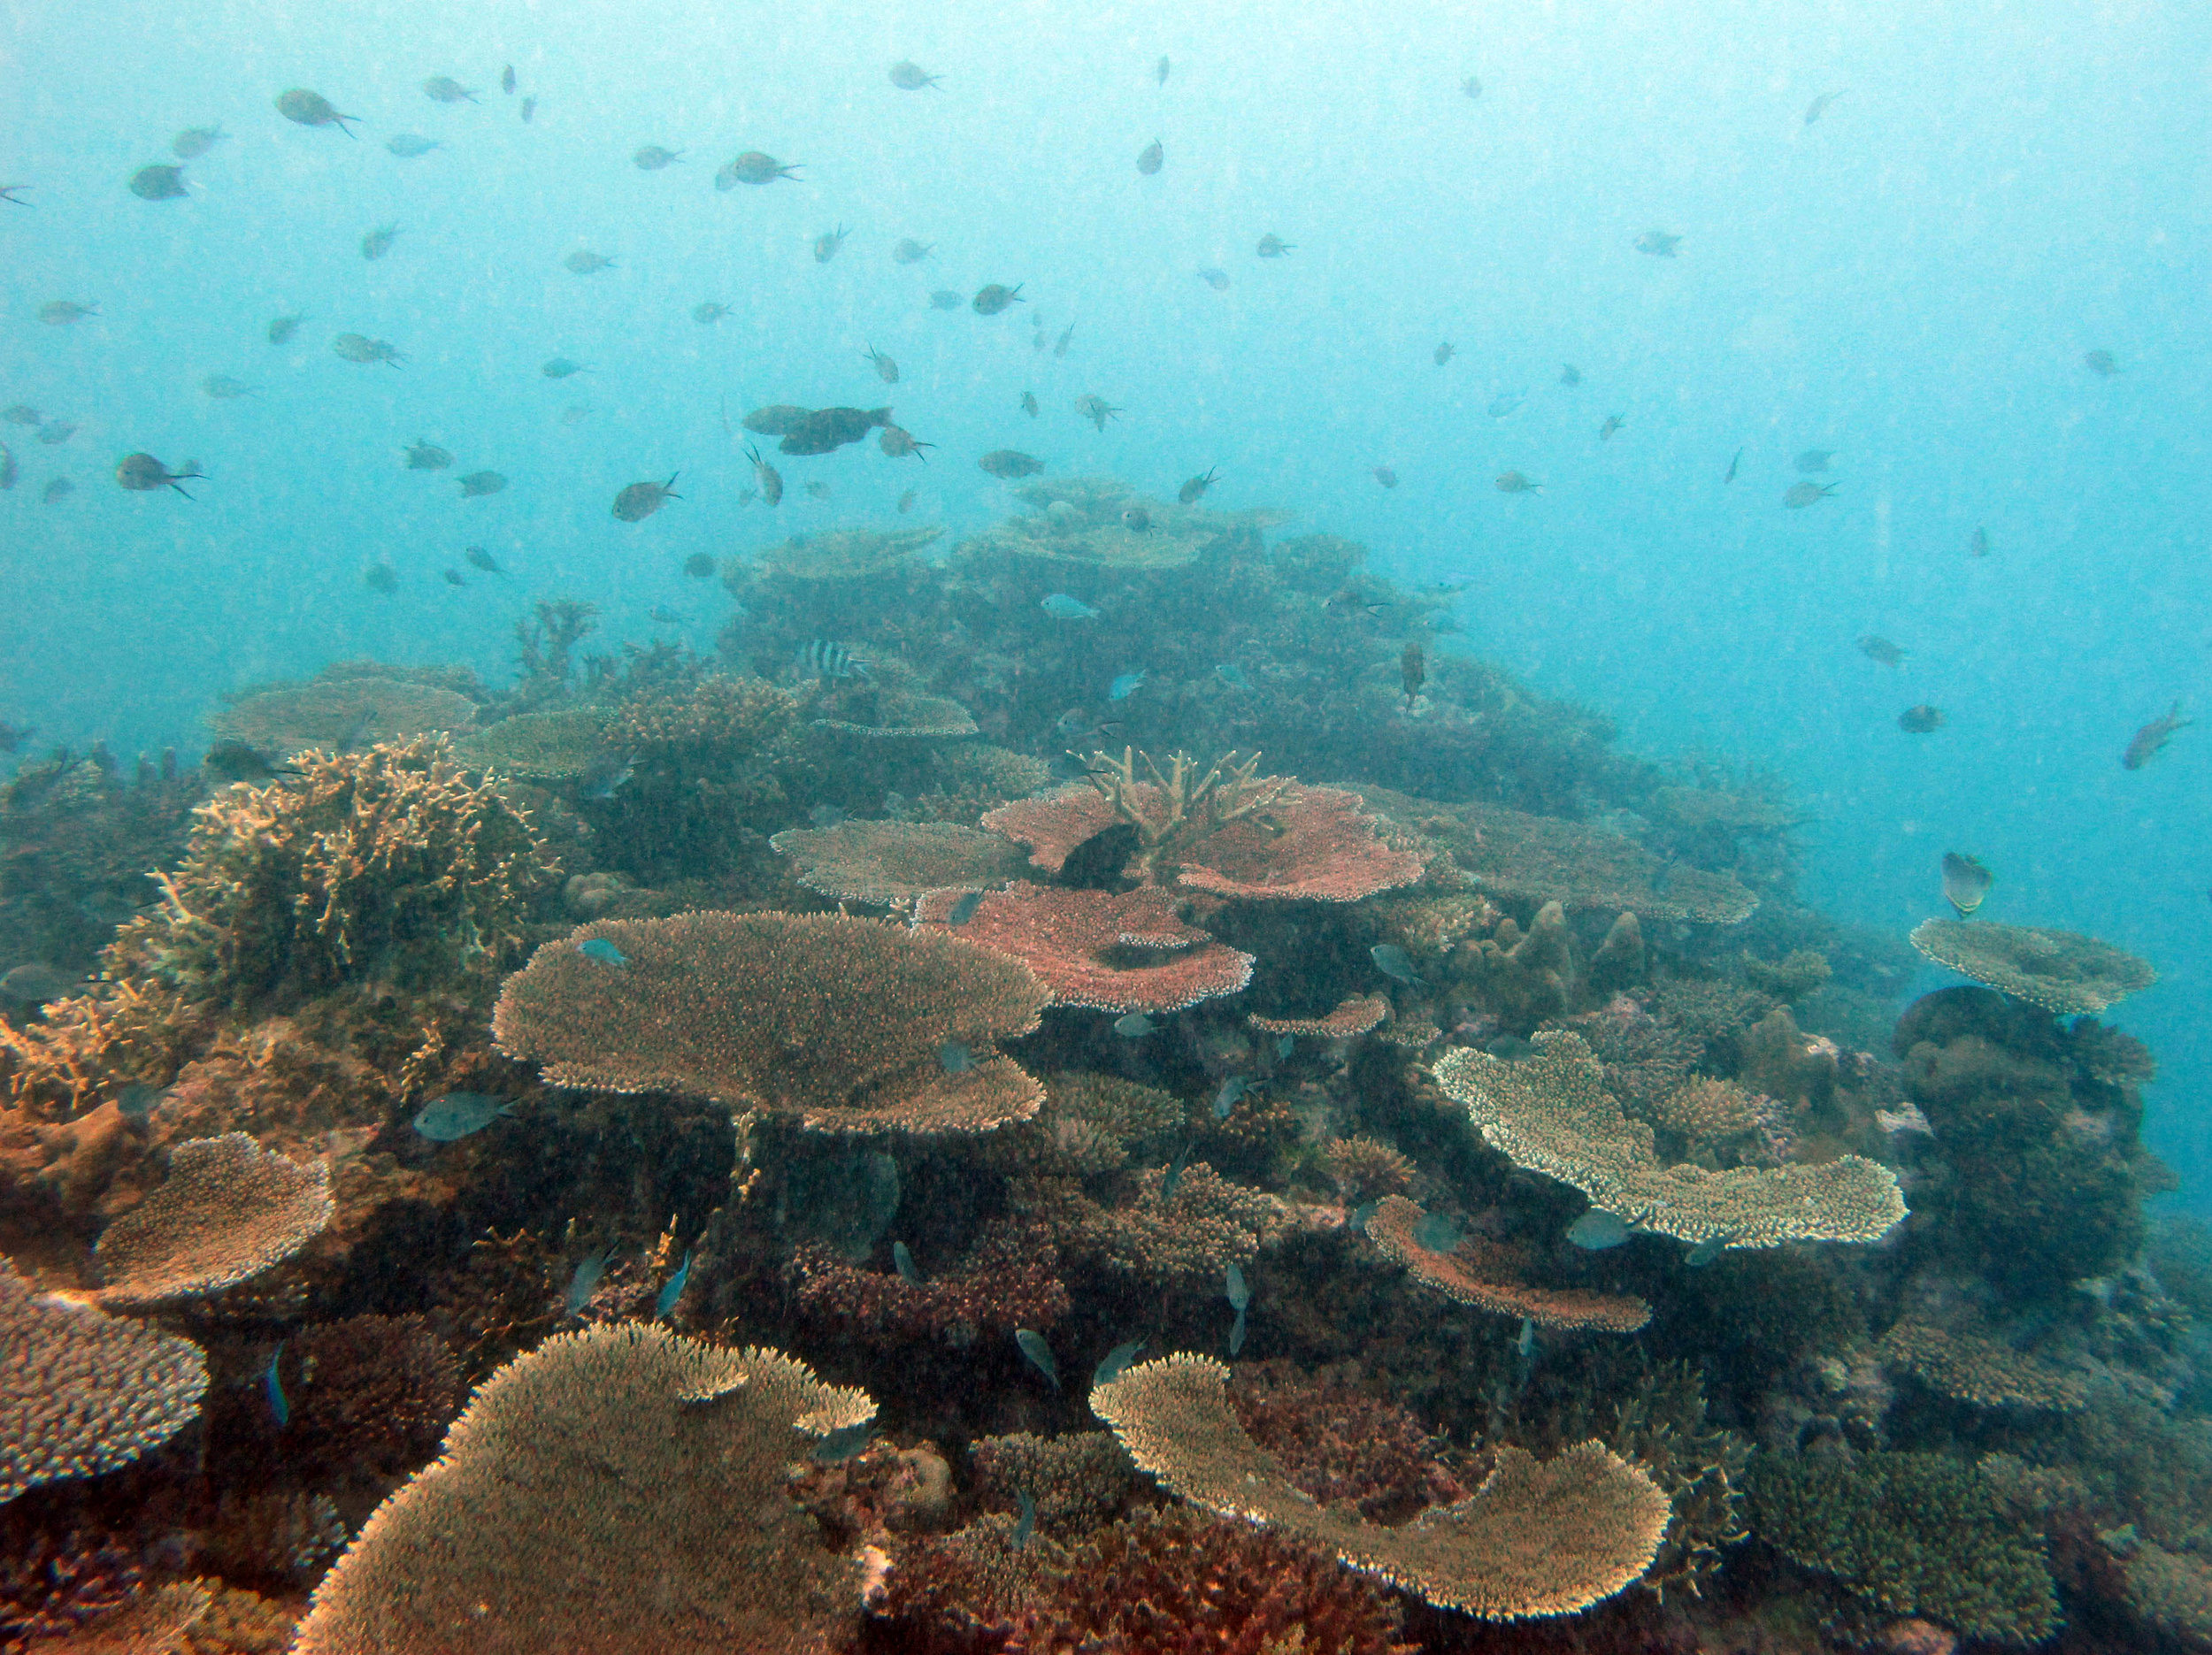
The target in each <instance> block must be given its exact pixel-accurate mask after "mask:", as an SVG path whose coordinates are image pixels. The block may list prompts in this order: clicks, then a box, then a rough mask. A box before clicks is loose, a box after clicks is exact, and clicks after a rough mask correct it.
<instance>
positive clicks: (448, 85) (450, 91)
mask: <svg viewBox="0 0 2212 1655" xmlns="http://www.w3.org/2000/svg"><path fill="white" fill-rule="evenodd" d="M422 95H423V96H425V97H426V98H428V99H429V100H430V101H431V102H432V103H475V102H476V94H475V93H473V92H472V91H470V90H469V89H468V88H466V87H465V86H463V85H462V84H461V83H460V82H459V81H458V80H455V79H454V78H453V77H452V76H451V75H449V74H434V75H432V76H431V77H430V79H428V80H426V81H424V82H423V83H422Z"/></svg>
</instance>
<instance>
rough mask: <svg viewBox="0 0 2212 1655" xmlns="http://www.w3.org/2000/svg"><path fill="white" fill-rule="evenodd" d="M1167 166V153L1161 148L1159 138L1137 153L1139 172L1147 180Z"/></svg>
mask: <svg viewBox="0 0 2212 1655" xmlns="http://www.w3.org/2000/svg"><path fill="white" fill-rule="evenodd" d="M1166 164H1167V151H1166V149H1164V148H1163V147H1162V146H1161V143H1160V141H1159V140H1158V139H1157V138H1155V139H1154V140H1153V141H1152V142H1150V143H1148V144H1147V145H1145V147H1144V148H1143V149H1141V150H1139V151H1138V152H1137V171H1138V172H1141V173H1143V174H1144V175H1145V176H1146V177H1147V178H1150V177H1151V176H1152V175H1153V174H1154V173H1155V172H1158V171H1159V170H1160V168H1161V167H1163V166H1164V165H1166Z"/></svg>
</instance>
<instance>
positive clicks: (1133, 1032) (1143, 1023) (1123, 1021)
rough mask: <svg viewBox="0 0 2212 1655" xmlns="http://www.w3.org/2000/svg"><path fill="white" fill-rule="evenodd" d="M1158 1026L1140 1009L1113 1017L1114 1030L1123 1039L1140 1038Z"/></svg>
mask: <svg viewBox="0 0 2212 1655" xmlns="http://www.w3.org/2000/svg"><path fill="white" fill-rule="evenodd" d="M1159 1026H1160V1025H1159V1024H1158V1023H1155V1022H1153V1021H1152V1019H1151V1018H1149V1017H1148V1016H1146V1015H1144V1013H1142V1012H1141V1011H1133V1012H1130V1013H1129V1014H1128V1015H1125V1016H1120V1017H1117V1018H1115V1019H1114V1032H1115V1033H1116V1034H1118V1035H1119V1036H1120V1037H1121V1038H1123V1039H1125V1040H1141V1039H1143V1038H1145V1036H1147V1035H1148V1034H1150V1033H1151V1032H1152V1031H1154V1030H1156V1029H1157V1028H1158V1027H1159Z"/></svg>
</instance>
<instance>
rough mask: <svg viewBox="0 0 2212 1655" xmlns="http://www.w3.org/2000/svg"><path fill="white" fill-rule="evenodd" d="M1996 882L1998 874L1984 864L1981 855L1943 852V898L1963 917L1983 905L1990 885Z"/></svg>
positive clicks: (1953, 851) (1950, 851) (1952, 851)
mask: <svg viewBox="0 0 2212 1655" xmlns="http://www.w3.org/2000/svg"><path fill="white" fill-rule="evenodd" d="M1996 883H1997V876H1996V875H1994V874H1993V873H1991V872H1990V871H1989V870H1988V869H1987V868H1985V867H1984V866H1983V865H1982V862H1981V859H1980V858H1979V857H1977V856H1967V855H1962V854H1960V853H1959V852H1957V851H1955V850H1947V851H1945V852H1944V853H1943V900H1945V901H1947V902H1948V903H1949V904H1950V905H1951V906H1952V907H1953V908H1955V909H1957V910H1958V916H1959V917H1960V918H1961V919H1965V918H1966V917H1968V916H1970V915H1971V914H1972V913H1973V912H1974V910H1975V909H1976V908H1979V907H1981V905H1982V901H1983V899H1985V897H1987V896H1988V895H1989V887H1990V886H1991V885H1994V884H1996Z"/></svg>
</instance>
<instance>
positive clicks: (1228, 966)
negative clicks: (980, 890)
mask: <svg viewBox="0 0 2212 1655" xmlns="http://www.w3.org/2000/svg"><path fill="white" fill-rule="evenodd" d="M779 837H783V836H781V835H779ZM958 900H959V893H957V892H955V891H940V892H933V893H930V894H929V895H927V896H926V897H925V898H923V899H922V901H921V903H920V904H919V906H918V908H917V909H916V910H915V923H916V924H917V926H918V927H924V928H927V927H942V926H944V925H945V924H946V923H947V921H948V920H949V916H950V913H951V910H952V908H953V907H954V905H955V904H956V902H957V901H958ZM946 934H952V933H946ZM956 934H957V935H959V936H960V937H962V938H964V939H966V940H968V941H969V942H972V943H975V944H977V945H978V946H981V947H985V948H988V949H991V950H992V951H993V952H995V953H997V954H1005V955H1007V956H1008V957H1009V958H1010V959H1015V960H1018V961H1020V962H1022V963H1023V964H1024V965H1025V966H1027V967H1028V968H1029V969H1031V970H1033V971H1034V972H1035V973H1036V974H1037V975H1038V976H1039V977H1041V978H1043V979H1044V981H1045V983H1046V984H1047V985H1048V986H1049V987H1050V988H1051V990H1052V1003H1053V1004H1055V1005H1056V1006H1085V1007H1089V1008H1092V1009H1094V1010H1098V1011H1115V1012H1125V1011H1180V1010H1181V1009H1182V1008H1185V1007H1186V1006H1194V1005H1196V1004H1197V1003H1198V1002H1199V1001H1200V1000H1214V999H1217V998H1219V997H1221V996H1222V995H1225V994H1234V993H1236V992H1239V991H1240V990H1241V989H1242V988H1243V987H1244V985H1246V984H1247V983H1248V982H1249V981H1251V977H1252V956H1251V955H1250V954H1241V953H1240V952H1238V951H1237V950H1236V949H1234V948H1231V947H1229V946H1226V945H1225V944H1223V943H1218V942H1216V941H1215V940H1214V939H1213V938H1212V937H1211V936H1210V935H1208V934H1207V933H1206V932H1205V931H1201V930H1199V929H1198V927H1196V926H1195V925H1192V924H1189V923H1186V922H1185V921H1184V920H1183V919H1182V918H1181V916H1179V915H1178V914H1177V913H1176V912H1175V905H1174V903H1173V901H1172V900H1170V898H1169V897H1168V894H1167V893H1165V892H1164V891H1162V890H1161V889H1160V888H1159V887H1158V886H1156V885H1140V886H1139V887H1138V888H1137V889H1135V890H1133V891H1129V892H1125V893H1118V894H1117V893H1114V892H1111V891H1069V890H1063V889H1060V888H1058V887H1056V886H1051V885H1030V884H1028V883H1026V882H1019V883H1017V884H1015V885H1010V886H1009V887H1007V889H1005V890H1003V891H994V892H992V893H990V894H989V895H988V896H986V897H985V898H984V899H983V900H982V902H981V903H980V904H979V905H978V907H977V908H976V909H975V911H974V912H973V914H972V915H971V916H969V918H968V920H967V921H966V923H964V924H963V925H962V926H961V927H960V929H959V931H958V932H957V933H956Z"/></svg>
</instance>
